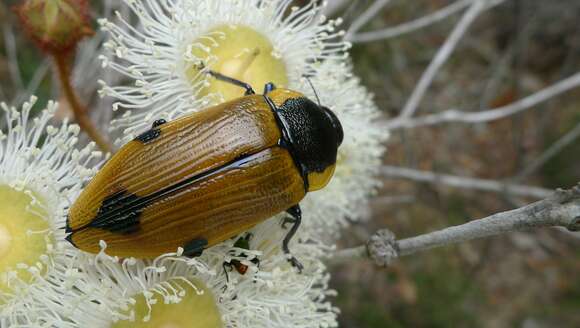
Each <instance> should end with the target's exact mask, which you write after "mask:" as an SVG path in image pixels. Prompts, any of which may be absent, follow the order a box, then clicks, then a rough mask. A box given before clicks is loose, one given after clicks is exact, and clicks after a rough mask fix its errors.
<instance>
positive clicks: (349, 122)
mask: <svg viewBox="0 0 580 328" xmlns="http://www.w3.org/2000/svg"><path fill="white" fill-rule="evenodd" d="M291 2H292V1H285V0H282V1H277V0H244V1H237V0H222V1H212V0H195V1H194V0H166V1H162V2H157V1H150V0H137V1H127V3H128V5H129V6H130V7H131V9H132V11H133V12H134V13H135V15H136V16H137V17H138V22H136V23H135V24H130V23H129V22H127V20H128V18H127V20H123V19H122V17H120V18H119V19H120V20H121V21H124V22H125V24H124V25H123V26H118V25H115V24H113V23H111V22H109V21H107V20H102V21H101V25H102V27H103V28H104V29H105V30H107V31H109V32H110V35H111V40H110V41H109V42H108V43H107V47H108V49H109V50H110V54H111V56H109V57H105V56H103V60H104V65H105V66H110V67H112V68H113V69H114V70H116V71H118V72H120V73H122V74H124V75H125V76H127V77H128V79H129V80H132V82H134V84H133V85H120V86H104V88H103V90H102V93H103V94H104V95H108V96H113V97H115V98H117V100H118V102H117V103H116V104H115V107H114V108H115V109H116V108H124V109H128V110H127V111H126V112H125V113H124V114H123V115H122V118H120V119H119V120H118V121H117V122H115V123H114V124H113V125H114V126H119V127H125V128H126V129H125V131H124V132H125V140H130V139H132V138H133V137H134V136H135V135H136V134H137V133H139V132H141V131H143V130H145V129H148V128H149V126H150V124H151V122H152V121H154V120H156V119H159V118H165V119H173V118H176V117H178V116H181V115H184V114H187V113H191V112H193V111H197V110H202V109H203V108H205V107H208V106H210V105H211V104H214V103H216V102H219V101H222V100H223V99H231V98H232V97H234V96H235V95H236V94H235V93H234V91H235V92H237V95H238V96H241V95H242V94H243V89H241V88H239V87H232V86H229V85H226V84H224V83H223V82H219V81H215V80H214V79H210V78H208V77H207V75H206V74H204V73H203V72H200V66H199V65H200V64H201V65H203V66H205V67H209V68H211V69H212V70H214V71H217V72H219V73H222V74H225V75H228V76H231V77H235V78H238V79H242V80H244V81H245V82H248V83H250V84H252V86H253V87H254V88H255V90H256V91H257V92H260V91H261V88H262V87H263V84H264V83H266V82H269V81H273V82H275V83H276V84H277V85H278V86H281V87H287V88H289V89H293V90H297V91H300V92H302V93H304V94H306V95H308V96H309V97H310V98H311V99H315V95H314V94H313V92H312V88H311V87H310V85H309V84H308V83H306V80H305V79H304V77H305V76H308V77H310V78H311V80H312V82H313V84H314V86H315V88H316V89H317V93H318V96H319V97H320V99H321V103H322V104H323V105H325V106H327V107H329V108H330V109H331V110H333V111H334V112H335V113H336V114H337V116H338V117H339V119H340V120H341V122H342V125H343V128H344V130H345V131H344V134H345V141H344V143H343V145H342V146H341V147H340V148H339V160H338V165H337V170H336V174H335V177H334V178H333V180H332V182H331V184H330V185H329V186H327V187H326V188H324V189H323V190H322V191H319V192H315V193H310V194H308V195H307V197H306V200H305V201H304V202H303V206H304V211H303V213H304V215H305V220H304V224H305V226H306V227H308V228H306V229H303V230H308V231H309V232H310V233H311V234H312V235H313V236H315V235H319V236H320V233H324V234H325V235H327V236H328V235H331V236H334V237H335V236H337V233H338V231H340V228H343V227H345V226H346V225H347V223H348V222H349V221H351V220H356V219H358V218H359V217H360V216H361V214H360V213H361V211H360V209H361V207H362V206H365V205H366V203H365V201H366V199H367V198H368V196H369V194H371V193H372V192H373V191H374V190H375V189H376V187H377V185H378V184H377V182H376V173H377V171H378V168H379V166H380V160H381V157H382V155H383V153H384V147H383V146H382V143H383V142H384V140H385V139H386V138H387V137H388V134H387V133H386V132H385V131H381V130H379V128H378V127H377V125H374V124H373V120H375V119H376V118H377V116H378V110H377V108H376V106H375V104H374V103H373V101H372V97H371V95H370V94H369V93H368V92H367V91H366V90H365V89H364V88H363V87H361V86H360V83H359V81H358V79H356V78H355V77H353V76H352V73H351V68H350V64H349V61H348V59H347V55H346V53H345V51H346V50H347V49H348V48H349V47H350V45H349V44H348V43H347V42H344V41H342V39H341V36H342V32H340V31H336V26H337V25H338V24H340V20H338V21H325V19H324V17H323V16H322V15H321V7H320V6H318V5H317V4H316V3H317V2H316V1H309V2H307V4H306V5H305V6H304V7H301V8H299V7H292V8H290V7H289V6H290V4H291ZM286 14H287V15H286ZM133 26H137V27H133ZM257 62H259V64H256V63H257ZM196 65H197V66H196ZM202 71H203V69H202ZM204 72H205V71H204ZM232 88H233V89H232Z"/></svg>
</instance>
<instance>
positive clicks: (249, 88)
mask: <svg viewBox="0 0 580 328" xmlns="http://www.w3.org/2000/svg"><path fill="white" fill-rule="evenodd" d="M207 73H208V74H209V75H211V76H213V77H214V78H216V79H217V80H220V81H223V82H226V83H231V84H233V85H237V86H238V87H241V88H244V89H246V93H245V95H246V96H248V95H253V94H256V92H255V91H254V89H252V86H251V85H249V84H248V83H246V82H243V81H240V80H236V79H234V78H232V77H229V76H225V75H223V74H221V73H218V72H214V71H212V70H208V71H207Z"/></svg>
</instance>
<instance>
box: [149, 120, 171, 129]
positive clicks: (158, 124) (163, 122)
mask: <svg viewBox="0 0 580 328" xmlns="http://www.w3.org/2000/svg"><path fill="white" fill-rule="evenodd" d="M165 123H167V121H166V120H164V119H162V118H160V119H158V120H157V121H155V122H153V124H151V127H152V128H156V127H158V126H160V125H163V124H165Z"/></svg>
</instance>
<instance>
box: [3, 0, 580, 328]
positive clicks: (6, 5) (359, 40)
mask: <svg viewBox="0 0 580 328" xmlns="http://www.w3.org/2000/svg"><path fill="white" fill-rule="evenodd" d="M300 2H301V1H297V4H300ZM473 2H474V1H473V0H417V1H404V0H391V1H385V0H379V1H370V0H357V1H340V0H330V1H329V7H328V8H327V15H328V16H330V17H343V19H344V23H343V24H344V25H343V28H344V29H345V30H348V31H349V32H348V33H347V38H348V39H349V40H350V41H351V42H352V43H353V48H352V50H351V57H352V61H353V64H354V70H355V73H356V75H358V76H359V77H360V79H361V80H362V83H363V84H364V85H365V86H367V87H368V88H369V89H370V90H371V91H372V92H373V93H374V94H375V100H376V103H377V105H378V107H379V108H380V109H381V110H382V112H383V114H384V115H383V116H384V122H386V123H385V125H386V127H385V129H386V128H387V125H388V124H389V122H390V123H392V122H393V121H392V119H393V118H396V117H397V116H398V115H400V114H401V112H402V111H403V109H404V108H408V107H409V106H410V103H409V100H410V99H411V97H412V95H413V94H415V92H417V88H418V85H419V81H420V80H421V79H422V77H425V71H426V69H427V67H429V66H430V65H432V64H433V59H434V58H435V56H437V54H438V53H439V54H440V55H442V54H441V51H442V49H443V47H442V46H443V45H444V44H446V41H449V38H450V36H452V35H453V33H456V34H458V35H456V36H458V39H457V41H458V42H457V44H456V46H455V47H452V48H451V49H448V50H449V51H448V53H447V54H446V55H445V56H444V57H442V58H444V59H445V62H444V63H443V65H441V67H439V68H438V69H437V70H436V71H435V72H434V74H433V75H432V76H431V77H432V81H431V83H430V85H428V87H427V88H425V93H424V94H420V97H419V98H420V100H421V101H420V102H419V103H418V104H417V105H416V113H415V114H414V115H413V117H415V118H416V117H421V116H423V115H429V114H437V113H441V112H444V111H446V110H450V109H456V110H458V111H460V112H461V113H470V112H478V111H487V110H494V109H502V108H506V106H508V108H509V106H511V105H514V104H516V105H517V104H518V100H520V99H523V98H526V97H528V96H530V95H532V96H533V95H534V94H536V93H537V92H540V91H541V90H545V89H546V88H552V87H553V86H555V85H556V89H557V88H558V86H557V83H558V82H559V81H562V80H564V79H566V78H568V77H571V76H574V74H579V72H580V24H579V21H580V2H579V1H578V0H558V1H542V0H505V1H500V0H495V1H492V0H490V1H487V2H488V3H489V6H490V7H489V8H484V9H483V10H481V11H479V12H477V13H474V15H473V17H472V18H473V19H472V21H470V22H469V24H467V26H463V27H464V29H463V30H460V27H461V26H460V24H462V20H464V19H465V15H466V12H468V11H469V10H470V9H469V8H470V6H471V5H472V3H473ZM14 3H15V1H8V0H2V2H0V29H1V31H0V32H1V33H0V100H2V101H5V102H7V103H9V104H14V105H16V104H19V103H21V102H22V101H24V100H26V99H27V98H28V97H29V94H31V93H35V94H36V95H38V96H39V98H40V103H45V102H46V101H47V100H48V99H51V98H53V97H54V96H55V95H58V89H57V88H58V83H56V81H55V77H54V76H53V75H52V73H51V69H50V65H51V63H50V62H49V61H48V60H47V59H45V57H44V56H43V55H42V54H41V53H40V52H39V51H37V50H36V48H35V47H34V46H33V45H32V44H31V43H30V42H29V41H28V40H27V39H26V38H25V37H23V36H22V34H21V31H20V27H19V25H18V24H17V22H16V20H15V19H14V16H13V15H12V13H11V12H10V7H11V6H12V4H14ZM92 6H93V8H92V9H93V17H94V18H96V17H100V16H110V13H111V11H112V10H114V9H115V8H116V7H118V6H119V4H118V1H112V0H105V1H92ZM462 17H463V18H462ZM463 23H465V22H463ZM458 26H459V27H458ZM376 31H380V32H379V33H375V32H376ZM459 32H462V33H459ZM103 38H104V36H103V35H102V34H100V33H97V35H96V36H95V37H94V38H92V39H91V40H89V41H85V42H83V44H82V45H81V49H80V52H79V54H78V55H77V59H76V64H75V72H76V75H75V82H76V85H77V86H78V87H79V93H81V95H82V98H83V99H84V100H85V101H86V102H89V103H90V104H89V106H90V107H93V108H101V109H105V108H110V104H108V103H107V102H108V101H110V99H101V98H99V97H98V95H97V92H96V91H97V89H98V85H97V84H96V83H95V82H96V81H97V80H98V79H103V80H107V81H109V82H112V81H114V80H115V79H117V78H118V76H115V75H114V74H113V73H111V72H110V70H108V71H102V70H101V69H100V62H99V61H98V59H97V55H98V48H99V46H100V44H101V43H102V40H103ZM79 72H83V74H80V73H79ZM435 73H436V74H435ZM87 77H90V79H87ZM575 80H576V82H575V85H580V81H578V80H579V79H578V78H576V79H575ZM112 83H113V84H114V82H112ZM568 89H570V90H569V91H567V92H561V93H558V94H554V95H552V96H550V97H548V98H549V100H547V101H543V102H541V103H539V104H536V105H534V106H531V107H529V108H526V109H525V110H522V111H521V112H519V113H517V114H514V115H509V116H506V117H504V118H502V119H498V120H491V121H483V120H482V121H481V122H478V121H475V122H469V123H465V122H449V123H439V124H429V125H424V126H415V127H412V126H408V125H407V126H405V125H391V126H390V127H391V128H392V129H391V138H390V139H389V140H388V144H387V146H388V151H387V154H386V156H385V159H384V167H383V169H382V175H381V179H382V182H383V187H382V189H381V190H380V192H379V193H378V194H377V195H376V196H375V197H374V198H373V199H372V201H371V207H370V208H369V211H368V213H367V214H366V216H367V220H366V221H365V222H363V223H354V225H353V226H352V227H351V228H349V229H348V230H347V231H345V232H344V234H343V238H342V240H341V241H340V243H339V248H346V247H352V246H357V245H360V244H362V243H364V242H365V241H366V239H367V238H368V237H369V236H370V235H371V234H372V233H373V232H374V231H376V230H377V229H380V228H385V227H388V228H389V229H390V230H392V231H393V232H394V233H395V234H396V235H397V236H398V237H399V238H404V237H410V236H415V235H419V234H422V233H426V232H429V231H433V230H436V229H441V228H444V227H447V226H450V225H457V224H461V223H465V222H467V221H469V220H472V219H476V218H481V217H485V216H488V215H490V214H493V213H496V212H500V211H504V210H508V209H512V208H515V207H519V206H522V205H524V204H527V203H530V202H533V201H536V200H539V199H541V198H543V197H544V196H545V195H547V194H549V192H550V190H552V189H555V188H558V187H562V188H568V187H571V186H573V185H574V184H575V183H576V182H577V181H580V88H576V89H574V88H572V87H570V86H568ZM550 90H553V89H550ZM61 102H62V103H63V104H64V106H62V108H63V109H62V110H61V112H60V113H59V115H60V117H61V118H64V117H67V116H70V113H69V112H68V111H67V106H66V102H65V101H64V99H63V100H61ZM411 105H412V104H411ZM40 107H41V106H37V107H36V108H40ZM411 107H412V106H411ZM91 115H93V118H94V119H95V120H96V121H98V122H100V124H101V127H102V128H106V126H107V125H108V122H109V121H110V118H111V117H110V115H112V114H111V111H110V110H102V111H93V112H92V113H91ZM389 119H391V120H390V121H388V120H389ZM514 186H517V187H514ZM579 246H580V235H578V234H573V233H570V232H566V231H562V230H558V229H545V230H537V231H529V232H519V233H513V234H510V235H505V236H501V237H495V238H489V239H485V240H480V241H475V242H470V243H464V244H461V245H456V246H449V247H444V248H439V249H435V250H430V251H426V252H423V253H420V254H417V255H413V256H409V257H405V258H401V259H400V260H399V261H397V262H396V263H395V264H394V265H392V266H391V267H389V268H387V269H378V268H376V267H375V266H374V264H372V263H371V262H367V261H350V262H345V263H340V264H336V263H335V264H332V265H331V271H332V288H334V289H336V290H338V291H339V294H338V297H337V298H336V299H335V300H334V302H335V304H336V305H337V306H338V307H339V308H340V309H341V314H340V317H339V318H340V322H341V326H342V327H525V328H532V327H579V326H580V279H578V277H579V276H580V247H579Z"/></svg>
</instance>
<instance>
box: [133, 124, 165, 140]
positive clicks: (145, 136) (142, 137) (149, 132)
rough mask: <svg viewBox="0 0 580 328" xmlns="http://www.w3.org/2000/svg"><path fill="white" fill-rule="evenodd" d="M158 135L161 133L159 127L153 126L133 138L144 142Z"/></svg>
mask: <svg viewBox="0 0 580 328" xmlns="http://www.w3.org/2000/svg"><path fill="white" fill-rule="evenodd" d="M160 135H161V129H158V128H153V129H150V130H147V131H145V132H143V133H141V134H140V135H138V136H137V137H136V138H135V139H133V140H136V141H140V142H142V143H144V144H146V143H148V142H150V141H153V140H155V139H157V137H159V136H160Z"/></svg>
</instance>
